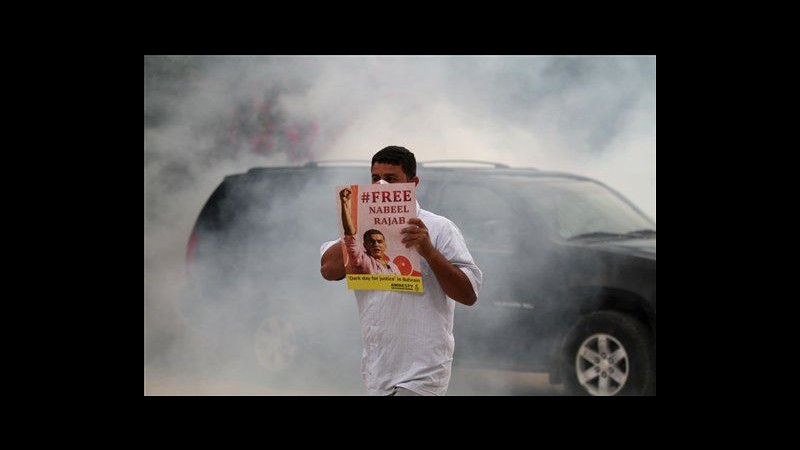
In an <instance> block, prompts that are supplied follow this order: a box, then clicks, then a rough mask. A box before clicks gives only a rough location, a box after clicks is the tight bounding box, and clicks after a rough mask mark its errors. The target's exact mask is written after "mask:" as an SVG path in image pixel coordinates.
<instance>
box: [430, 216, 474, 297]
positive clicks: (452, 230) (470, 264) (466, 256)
mask: <svg viewBox="0 0 800 450" xmlns="http://www.w3.org/2000/svg"><path fill="white" fill-rule="evenodd" d="M435 247H436V250H439V252H440V253H441V254H442V256H444V257H445V258H446V259H447V260H448V261H450V263H451V264H453V265H454V266H456V267H458V268H459V269H460V270H461V271H462V272H464V274H465V275H466V276H467V278H468V279H469V282H470V284H471V285H472V290H473V291H475V298H478V296H479V293H480V290H481V284H482V283H483V272H482V271H481V269H480V268H478V266H477V265H476V264H475V261H474V260H473V259H472V255H471V254H470V253H469V249H468V248H467V243H466V241H464V236H463V235H462V234H461V230H459V229H458V226H456V224H455V223H453V222H452V221H451V220H449V219H448V220H445V224H444V228H443V229H442V231H441V233H440V234H439V238H438V239H437V240H436V244H435Z"/></svg>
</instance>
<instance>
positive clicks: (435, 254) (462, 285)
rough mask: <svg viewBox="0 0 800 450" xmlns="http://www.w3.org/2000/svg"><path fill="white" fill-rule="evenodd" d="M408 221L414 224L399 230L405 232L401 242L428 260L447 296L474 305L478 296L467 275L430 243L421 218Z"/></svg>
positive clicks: (426, 229)
mask: <svg viewBox="0 0 800 450" xmlns="http://www.w3.org/2000/svg"><path fill="white" fill-rule="evenodd" d="M408 223H409V224H411V225H415V226H412V227H406V228H403V229H402V230H401V231H400V232H401V233H403V234H405V237H404V238H403V241H402V242H404V243H405V244H406V248H409V247H416V249H417V252H418V253H419V255H420V256H422V257H423V258H425V260H426V261H428V265H429V266H431V270H433V274H434V275H435V276H436V280H437V281H439V285H440V286H441V287H442V289H443V290H444V293H445V294H447V296H448V297H450V298H452V299H453V300H455V301H457V302H459V303H461V304H464V305H467V306H472V305H474V304H475V302H476V301H477V300H478V296H477V295H476V294H475V291H474V290H473V289H472V283H470V281H469V278H468V277H467V275H466V274H465V273H464V272H462V271H461V269H459V268H458V267H456V266H454V265H453V264H451V263H450V261H448V260H447V258H445V257H444V255H442V253H441V252H439V250H436V247H434V246H433V243H431V238H430V235H429V234H428V228H427V227H425V224H424V223H423V222H422V220H420V219H418V218H411V219H408Z"/></svg>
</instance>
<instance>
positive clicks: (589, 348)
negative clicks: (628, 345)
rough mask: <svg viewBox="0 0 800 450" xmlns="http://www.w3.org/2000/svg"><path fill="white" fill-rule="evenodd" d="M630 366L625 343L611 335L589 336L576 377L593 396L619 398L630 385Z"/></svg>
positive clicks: (580, 352) (579, 356) (577, 359)
mask: <svg viewBox="0 0 800 450" xmlns="http://www.w3.org/2000/svg"><path fill="white" fill-rule="evenodd" d="M629 372H630V362H629V360H628V353H627V352H626V351H625V347H623V346H622V343H621V342H620V341H618V340H617V339H615V338H614V336H611V335H609V334H604V333H598V334H593V335H591V336H589V337H588V338H587V339H586V340H585V341H583V343H582V344H581V346H580V347H579V348H578V354H577V355H576V357H575V373H576V374H577V376H578V382H579V383H580V385H581V386H583V388H584V389H586V390H587V391H588V392H589V393H590V394H592V395H615V394H617V393H618V392H619V391H620V390H622V388H624V387H625V383H626V382H627V381H628V374H629Z"/></svg>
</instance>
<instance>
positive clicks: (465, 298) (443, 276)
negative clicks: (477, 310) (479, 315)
mask: <svg viewBox="0 0 800 450" xmlns="http://www.w3.org/2000/svg"><path fill="white" fill-rule="evenodd" d="M425 259H426V261H428V265H429V266H431V270H433V274H434V275H436V280H437V281H439V285H440V286H441V287H442V290H444V293H445V294H447V296H448V297H450V298H452V299H453V300H455V301H457V302H459V303H461V304H464V305H467V306H472V305H474V304H475V302H476V301H477V300H478V297H477V296H476V295H475V291H474V290H473V289H472V283H470V281H469V278H468V277H467V275H466V274H465V273H464V272H462V271H461V269H459V268H458V267H456V266H454V265H453V264H452V263H451V262H450V261H448V260H447V259H446V258H445V257H444V255H442V254H441V253H440V252H439V251H438V250H434V251H433V254H431V255H430V256H429V257H428V258H425Z"/></svg>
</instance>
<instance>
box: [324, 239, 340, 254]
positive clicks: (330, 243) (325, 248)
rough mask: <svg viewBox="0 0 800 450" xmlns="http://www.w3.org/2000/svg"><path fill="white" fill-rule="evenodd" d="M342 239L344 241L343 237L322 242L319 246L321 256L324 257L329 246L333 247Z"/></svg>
mask: <svg viewBox="0 0 800 450" xmlns="http://www.w3.org/2000/svg"><path fill="white" fill-rule="evenodd" d="M341 241H342V240H341V239H337V240H335V241H328V242H324V243H323V244H322V247H320V248H319V257H320V258H322V255H324V254H325V252H327V251H328V249H329V248H331V247H333V246H334V245H336V244H338V243H339V242H341Z"/></svg>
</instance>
